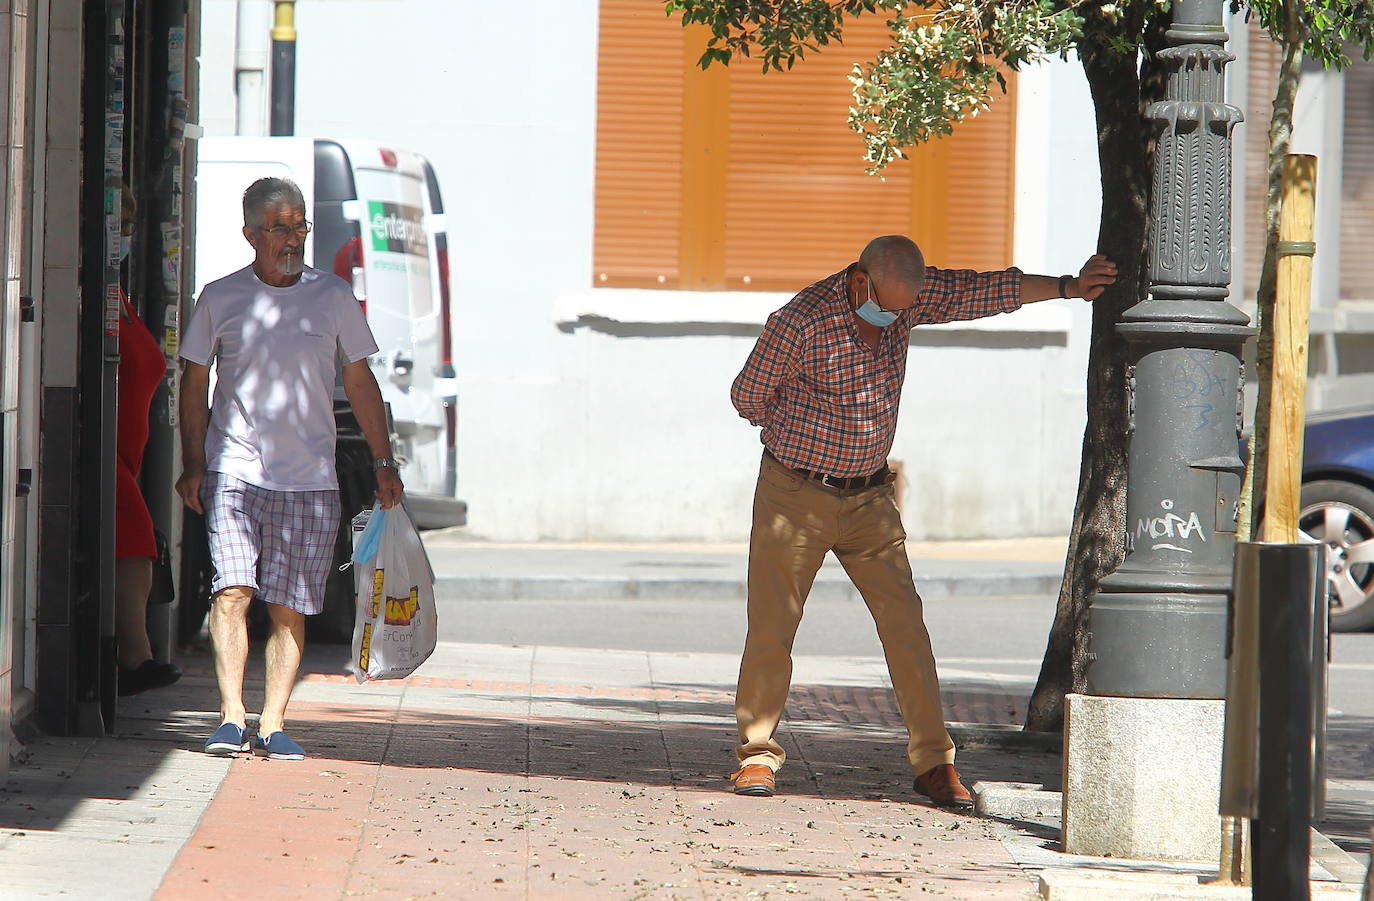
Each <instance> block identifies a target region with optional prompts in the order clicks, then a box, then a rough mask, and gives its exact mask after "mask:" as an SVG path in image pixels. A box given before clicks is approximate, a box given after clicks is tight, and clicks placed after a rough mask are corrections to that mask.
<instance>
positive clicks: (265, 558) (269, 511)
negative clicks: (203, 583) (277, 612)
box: [200, 472, 339, 614]
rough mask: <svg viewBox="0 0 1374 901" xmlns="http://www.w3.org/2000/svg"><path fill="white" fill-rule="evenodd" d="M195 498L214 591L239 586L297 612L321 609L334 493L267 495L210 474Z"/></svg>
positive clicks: (335, 511)
mask: <svg viewBox="0 0 1374 901" xmlns="http://www.w3.org/2000/svg"><path fill="white" fill-rule="evenodd" d="M200 500H201V503H202V504H204V505H205V531H206V535H207V537H208V538H209V540H210V563H211V565H212V566H213V568H214V579H213V581H212V582H211V586H210V590H211V591H212V592H214V593H219V592H220V591H222V590H224V589H225V588H230V587H232V586H235V585H241V586H244V587H247V588H253V589H256V594H257V596H258V597H260V598H262V599H263V600H264V601H267V602H268V603H269V604H279V605H281V606H283V607H290V608H291V609H292V610H295V611H296V612H298V613H307V614H313V613H319V612H320V611H321V610H323V609H324V589H325V582H326V581H327V580H328V578H329V567H330V566H331V565H332V564H333V562H334V542H335V540H336V539H337V537H338V534H339V492H338V491H272V490H270V489H267V488H259V487H258V486H257V485H250V484H248V483H247V482H244V481H240V480H239V479H236V478H234V477H232V476H227V475H225V474H224V473H220V472H207V473H206V474H205V481H204V482H203V483H202V484H201V489H200Z"/></svg>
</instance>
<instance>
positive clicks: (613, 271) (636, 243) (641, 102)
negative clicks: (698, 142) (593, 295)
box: [553, 0, 683, 288]
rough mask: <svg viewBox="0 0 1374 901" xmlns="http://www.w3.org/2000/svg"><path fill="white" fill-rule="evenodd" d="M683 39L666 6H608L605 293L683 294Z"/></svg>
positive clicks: (604, 39) (600, 252)
mask: <svg viewBox="0 0 1374 901" xmlns="http://www.w3.org/2000/svg"><path fill="white" fill-rule="evenodd" d="M682 31H683V29H682V27H681V26H680V25H679V24H678V23H677V22H674V21H672V20H670V19H668V18H667V17H666V16H664V14H663V6H662V4H659V3H647V2H645V0H602V3H601V22H600V37H599V47H598V55H599V62H598V77H597V116H596V129H597V136H596V233H595V249H594V251H593V267H594V269H593V275H592V283H593V284H595V285H604V286H607V287H616V288H623V287H646V286H647V287H676V286H677V280H678V253H679V246H678V245H679V236H678V235H679V230H678V221H679V218H680V210H679V204H680V196H681V190H680V184H679V182H680V178H681V165H682V74H683V72H682V42H683V35H682ZM553 151H554V153H555V154H556V153H557V148H556V147H555V148H553Z"/></svg>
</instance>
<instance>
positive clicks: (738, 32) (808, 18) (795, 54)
mask: <svg viewBox="0 0 1374 901" xmlns="http://www.w3.org/2000/svg"><path fill="white" fill-rule="evenodd" d="M905 5H906V0H837V2H827V0H666V2H665V3H664V4H663V7H664V10H665V12H667V14H668V15H669V16H672V15H674V14H675V13H681V14H682V24H683V25H684V26H686V25H705V26H706V27H707V28H709V29H710V31H711V37H710V40H709V41H708V42H707V44H706V51H705V52H704V53H702V55H701V59H700V60H699V61H698V62H699V64H700V66H701V67H702V68H703V69H705V68H707V67H709V66H710V65H711V64H712V63H715V62H719V63H721V64H723V65H729V64H730V60H731V59H733V58H734V57H735V56H736V55H738V56H743V57H750V56H752V55H753V52H754V50H755V49H757V50H758V51H759V53H760V55H761V57H762V61H763V71H765V72H767V71H768V70H769V69H774V70H777V71H781V70H782V69H783V68H784V65H785V67H786V68H788V69H790V68H792V66H793V65H795V64H796V62H797V60H799V59H802V58H804V57H805V56H806V52H807V51H808V50H810V51H816V50H819V49H820V48H821V47H823V46H825V45H826V44H829V43H830V42H831V41H838V40H839V39H840V35H841V33H842V31H843V29H844V19H845V17H846V16H848V17H851V18H852V17H856V16H860V15H863V14H865V13H869V14H872V13H876V12H878V11H880V10H882V11H886V12H893V11H895V10H898V9H900V8H902V7H903V6H905Z"/></svg>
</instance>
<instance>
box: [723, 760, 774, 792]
mask: <svg viewBox="0 0 1374 901" xmlns="http://www.w3.org/2000/svg"><path fill="white" fill-rule="evenodd" d="M730 778H731V779H733V780H735V794H737V795H753V796H755V797H758V798H771V797H772V796H773V791H774V790H775V789H776V787H777V783H776V780H775V778H774V776H773V770H772V769H771V768H769V767H766V766H764V765H763V764H761V763H751V764H749V765H748V766H743V767H740V768H739V769H737V770H735V771H734V772H733V773H731V774H730Z"/></svg>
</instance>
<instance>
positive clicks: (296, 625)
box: [258, 604, 305, 738]
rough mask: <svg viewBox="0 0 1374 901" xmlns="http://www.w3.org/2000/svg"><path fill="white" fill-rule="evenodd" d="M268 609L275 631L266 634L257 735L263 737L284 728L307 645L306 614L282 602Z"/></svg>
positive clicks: (271, 605)
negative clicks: (264, 682) (264, 690)
mask: <svg viewBox="0 0 1374 901" xmlns="http://www.w3.org/2000/svg"><path fill="white" fill-rule="evenodd" d="M267 612H268V615H269V616H271V618H272V631H271V632H270V633H269V634H268V636H267V693H266V696H265V697H264V698H263V702H262V716H261V717H259V719H258V735H259V736H260V737H262V738H266V737H267V736H269V735H271V734H272V733H273V732H280V731H282V727H283V725H284V724H285V722H286V705H287V703H288V702H289V701H290V700H291V689H293V688H295V687H296V673H297V672H298V671H299V670H300V666H301V651H302V650H303V649H304V648H305V615H304V614H302V613H297V612H296V611H295V610H292V609H291V608H290V607H283V606H281V605H280V604H268V605H267Z"/></svg>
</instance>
